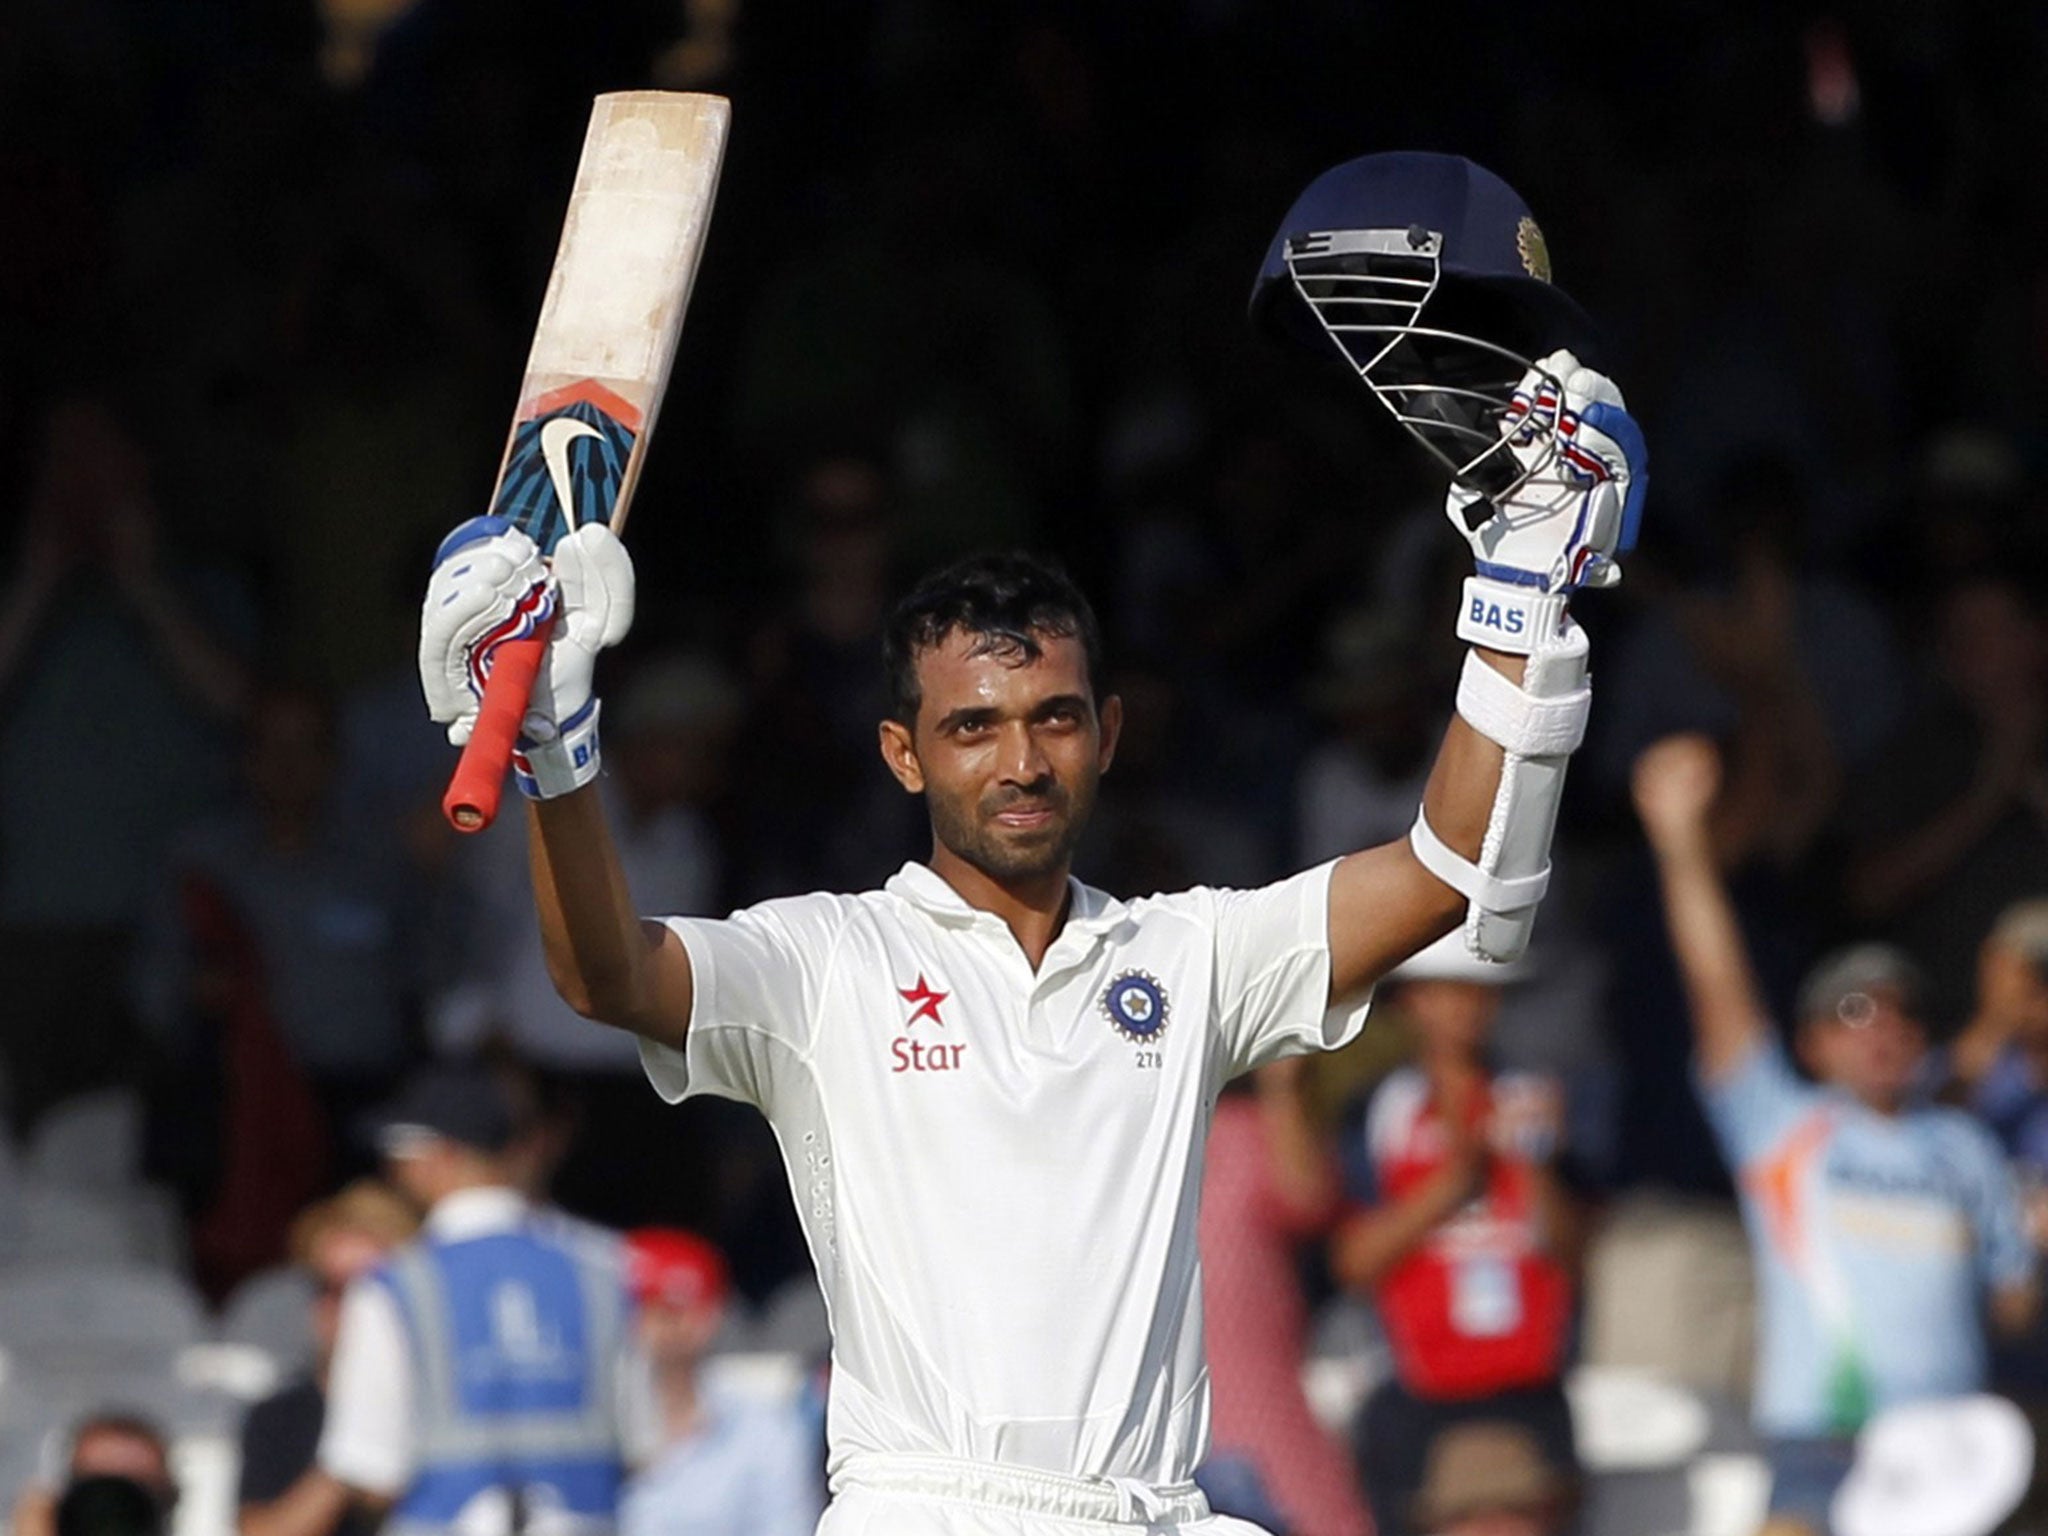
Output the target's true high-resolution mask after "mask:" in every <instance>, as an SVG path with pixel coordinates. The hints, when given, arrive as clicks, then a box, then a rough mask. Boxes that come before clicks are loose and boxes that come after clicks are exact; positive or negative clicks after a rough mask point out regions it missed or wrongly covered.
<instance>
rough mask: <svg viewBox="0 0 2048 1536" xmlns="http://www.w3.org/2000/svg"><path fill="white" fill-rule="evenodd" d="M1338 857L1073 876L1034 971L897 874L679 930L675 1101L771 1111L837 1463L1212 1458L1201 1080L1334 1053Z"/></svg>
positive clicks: (1212, 1096) (1182, 1472)
mask: <svg viewBox="0 0 2048 1536" xmlns="http://www.w3.org/2000/svg"><path fill="white" fill-rule="evenodd" d="M1329 880H1330V866H1328V865H1324V866H1321V867H1319V868H1317V869H1313V870H1310V871H1307V872H1306V873H1304V874H1300V875H1297V876H1295V877H1294V878H1292V879H1290V880H1286V881H1282V882H1281V883H1279V884H1277V885H1272V886H1267V887H1265V888H1263V889H1260V890H1254V891H1224V890H1208V889H1196V890H1192V891H1187V892H1184V893H1180V894H1177V895H1170V896H1157V897H1150V898H1147V899H1144V900H1140V901H1134V902H1130V903H1123V902H1119V901H1115V900H1113V899H1111V898H1110V897H1107V896H1105V895H1103V894H1102V893H1101V892H1099V891H1095V890H1091V889H1089V888H1087V887H1086V886H1083V885H1080V884H1079V883H1078V882H1077V883H1075V885H1074V886H1073V896H1072V905H1071V907H1070V909H1069V917H1068V920H1067V923H1066V926H1065V927H1064V928H1063V929H1062V931H1061V933H1060V935H1059V937H1058V939H1057V940H1056V941H1055V942H1054V944H1053V945H1052V947H1051V949H1050V950H1049V951H1048V952H1047V954H1046V956H1045V958H1044V961H1043V963H1042V964H1041V965H1040V967H1039V969H1038V970H1037V972H1036V973H1035V974H1034V972H1033V971H1032V969H1031V966H1030V963H1029V962H1028V961H1027V960H1026V958H1025V955H1024V952H1023V950H1022V949H1021V948H1020V947H1019V945H1018V944H1017V941H1016V939H1015V937H1014V936H1013V935H1012V934H1011V933H1010V931H1009V929H1008V927H1007V926H1006V925H1005V924H1004V923H1003V921H1002V920H1001V919H1000V918H998V917H997V916H995V915H994V914H993V913H989V912H983V911H979V910H977V909H975V908H973V907H971V906H969V905H968V904H967V903H966V902H965V901H963V900H962V899H961V897H960V896H959V895H958V894H957V893H956V892H954V890H953V889H952V887H950V886H949V885H947V884H946V883H945V881H944V880H942V879H941V878H940V877H939V876H938V875H937V874H936V873H934V872H933V871H932V870H930V869H928V868H926V867H925V866H923V865H919V864H910V865H906V866H905V867H904V868H903V870H902V871H901V872H900V873H899V874H897V875H896V876H895V877H894V878H893V879H891V880H890V881H889V882H888V884H887V886H886V887H885V888H884V889H883V890H880V891H871V892H867V893H865V894H862V895H858V896H836V895H814V896H804V897H797V898H792V899H789V900H782V901H771V902H766V903H764V904H762V905H760V906H757V907H752V908H749V909H747V910H746V911H743V912H740V913H737V914H735V915H734V916H733V917H731V918H729V919H727V920H725V921H722V922H720V921H709V920H705V919H693V918H671V919H669V920H668V921H669V926H670V927H671V928H672V929H674V931H675V932H676V933H677V934H678V935H679V936H680V937H681V939H682V941H683V944H684V945H685V947H686V948H687V950H688V952H689V956H690V963H691V967H692V971H693V975H694V979H695V999H696V1000H695V1006H694V1012H693V1015H692V1017H691V1021H690V1030H689V1038H688V1042H687V1048H686V1051H684V1052H681V1053H679V1052H677V1051H675V1050H673V1049H671V1048H668V1047H665V1046H661V1045H656V1044H653V1043H652V1042H647V1043H643V1045H642V1047H641V1054H642V1058H643V1060H644V1062H645V1065H646V1068H647V1074H648V1077H649V1078H650V1079H651V1080H652V1081H653V1083H654V1086H655V1087H656V1089H657V1090H659V1091H660V1093H661V1094H662V1096H663V1097H664V1098H667V1099H669V1100H670V1101H672V1102H673V1101H676V1100H679V1099H681V1098H683V1097H684V1096H686V1095H688V1094H697V1093H708V1094H717V1095H721V1096H724V1097H728V1098H735V1099H739V1100H742V1101H744V1102H748V1103H752V1104H755V1105H757V1106H759V1107H760V1108H761V1109H762V1110H763V1111H764V1112H765V1113H766V1114H767V1116H768V1118H769V1120H770V1121H771V1122H772V1123H773V1125H774V1127H775V1131H776V1135H777V1139H778V1140H779V1141H780V1143H781V1146H782V1149H783V1156H784V1159H785V1161H786V1163H787V1165H788V1168H789V1175H790V1183H791V1186H792V1188H793V1189H794V1191H795V1194H796V1200H797V1209H798V1213H799V1215H800V1216H801V1218H802V1220H803V1222H804V1226H805V1231H806V1235H807V1237H808V1240H809V1243H810V1248H811V1254H812V1257H813V1259H814V1260H815V1261H816V1263H817V1267H818V1276H819V1281H820V1283H821V1285H822V1286H823V1288H824V1292H825V1297H826V1301H827V1304H828V1305H829V1307H830V1310H831V1317H832V1326H833V1337H834V1345H833V1366H834V1370H833V1378H832V1389H831V1401H830V1406H829V1409H828V1412H827V1424H826V1431H827V1439H828V1441H829V1444H830V1457H829V1467H830V1471H831V1472H832V1473H833V1475H834V1476H835V1477H836V1475H837V1474H838V1472H839V1471H840V1470H841V1469H842V1468H844V1467H845V1466H846V1465H847V1463H848V1461H849V1459H851V1458H857V1457H861V1456H865V1455H878V1454H879V1455H903V1454H911V1455H917V1454H923V1455H942V1456H951V1457H959V1458H965V1459H969V1460H974V1461H984V1462H996V1463H1003V1464H1007V1465H1011V1466H1022V1467H1034V1468H1039V1469H1043V1470H1047V1471H1052V1472H1058V1473H1063V1474H1066V1475H1070V1476H1083V1477H1128V1478H1135V1479H1138V1480H1141V1481H1144V1482H1148V1483H1151V1484H1154V1485H1170V1484H1175V1483H1180V1482H1184V1481H1186V1479H1187V1478H1188V1477H1189V1476H1190V1474H1191V1473H1192V1471H1193V1469H1194V1467H1195V1465H1196V1463H1197V1462H1199V1461H1200V1460H1201V1458H1202V1456H1203V1455H1204V1453H1205V1452H1206V1450H1207V1441H1208V1423H1209V1412H1208V1409H1209V1394H1208V1370H1207V1367H1206V1364H1205V1362H1204V1359H1203V1354H1202V1328H1201V1276H1200V1266H1199V1262H1198V1259H1197V1254H1196V1242H1195V1215H1196V1208H1197V1202H1198V1199H1199V1194H1200V1189H1201V1176H1202V1154H1203V1147H1204V1143H1205V1141H1206V1138H1207V1132H1208V1125H1209V1119H1210V1115H1211V1112H1212V1111H1213V1110H1214V1108H1215V1103H1216V1095H1217V1091H1218V1090H1219V1089H1220V1088H1221V1086H1222V1085H1223V1083H1224V1082H1225V1081H1226V1080H1228V1079H1229V1078H1231V1077H1233V1076H1235V1075H1237V1074H1238V1073H1240V1072H1244V1071H1246V1070H1248V1069H1250V1068H1252V1067H1254V1066H1258V1065H1262V1064H1263V1063H1265V1062H1268V1061H1271V1060H1274V1059H1276V1058H1278V1057H1281V1056H1287V1055H1292V1054H1298V1053H1301V1052H1305V1051H1309V1050H1314V1049H1318V1048H1323V1049H1329V1048H1334V1047H1336V1046H1339V1045H1343V1044H1345V1043H1346V1042H1348V1041H1349V1040H1351V1039H1352V1038H1354V1037H1355V1036H1356V1035H1357V1033H1358V1031H1359V1029H1360V1028H1361V1027H1362V1026H1363V1024H1364V1021H1365V1012H1366V1004H1365V1003H1364V1002H1363V1001H1360V1002H1357V1003H1355V1004H1352V1005H1349V1006H1347V1007H1344V1008H1342V1009H1337V1010H1330V1009H1328V1008H1327V1006H1326V1005H1327V999H1328V996H1329V979H1330V962H1329V940H1328V898H1329Z"/></svg>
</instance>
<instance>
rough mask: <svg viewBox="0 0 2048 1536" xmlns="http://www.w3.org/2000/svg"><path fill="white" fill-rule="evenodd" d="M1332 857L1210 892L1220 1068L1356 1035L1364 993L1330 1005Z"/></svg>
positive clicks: (1246, 1066)
mask: <svg viewBox="0 0 2048 1536" xmlns="http://www.w3.org/2000/svg"><path fill="white" fill-rule="evenodd" d="M1335 867H1336V863H1335V861H1334V860H1332V861H1331V862H1330V863H1328V864H1319V865H1317V866H1316V867H1315V868H1314V869H1309V870H1304V871H1302V873H1300V874H1298V875H1295V876H1293V877H1292V878H1290V879H1287V880H1282V881H1280V882H1279V883H1278V884H1275V885H1267V886H1261V887H1259V888H1258V889H1257V890H1250V891H1217V892H1215V893H1214V901H1215V907H1214V916H1213V921H1214V923H1215V935H1214V939H1215V964H1216V973H1215V974H1216V981H1215V985H1216V1025H1217V1028H1218V1030H1219V1031H1220V1033H1221V1035H1222V1042H1221V1043H1222V1048H1223V1059H1224V1063H1225V1067H1226V1071H1225V1073H1224V1075H1225V1076H1226V1077H1235V1076H1237V1075H1238V1074H1239V1073H1240V1072H1248V1071H1250V1070H1251V1069H1252V1068H1254V1067H1262V1066H1264V1065H1265V1064H1266V1063H1267V1062H1270V1061H1278V1060H1279V1059H1280V1058H1281V1057H1283V1056H1299V1055H1302V1054H1304V1053H1305V1052H1308V1051H1317V1050H1322V1051H1331V1050H1335V1049H1337V1048H1338V1047H1339V1046H1343V1045H1348V1044H1350V1043H1351V1042H1352V1041H1353V1040H1355V1039H1357V1038H1358V1032H1359V1030H1361V1029H1362V1028H1364V1027H1365V1015H1366V1010H1367V1009H1368V1007H1370V1005H1371V998H1370V996H1369V995H1368V996H1367V997H1364V998H1359V999H1356V1000H1353V1001H1350V1002H1347V1003H1345V1004H1343V1005H1342V1006H1341V1007H1337V1008H1332V1007H1331V1006H1330V871H1331V870H1332V869H1334V868H1335Z"/></svg>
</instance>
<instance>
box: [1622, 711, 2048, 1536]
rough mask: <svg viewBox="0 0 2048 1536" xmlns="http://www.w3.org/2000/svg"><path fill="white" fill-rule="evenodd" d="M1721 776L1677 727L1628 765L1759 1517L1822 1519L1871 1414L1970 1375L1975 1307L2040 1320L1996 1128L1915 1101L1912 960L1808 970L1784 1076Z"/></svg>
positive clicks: (1951, 1390) (1978, 1333)
mask: <svg viewBox="0 0 2048 1536" xmlns="http://www.w3.org/2000/svg"><path fill="white" fill-rule="evenodd" d="M1719 776H1720V775H1719V759H1718V757H1717V755H1716V753H1715V751H1714V748H1713V746H1712V745H1711V744H1710V743H1709V742H1708V741H1707V740H1706V739H1705V738H1703V737H1699V736H1679V737H1672V738H1668V739H1667V740H1665V741H1662V742H1659V743H1658V744H1657V745H1655V746H1653V747H1652V748H1651V749H1650V750H1649V751H1648V752H1646V753H1645V754H1644V755H1643V757H1642V759H1641V761H1640V762H1639V763H1638V764H1637V767H1636V772H1635V800H1636V807H1637V810H1638V812H1639V813H1640V814H1641V817H1642V821H1643V827H1644V830H1645V831H1646V832H1647V834H1648V836H1649V839H1650V845H1651V848H1652V850H1653V852H1654V853H1655V855H1656V858H1657V862H1658V866H1659V872H1660V875H1661V878H1662V882H1663V890H1664V907H1665V914H1666V922H1667V923H1668V925H1669V927H1670V932H1671V942H1672V947H1673V948H1674V949H1675V950H1676V952H1677V955H1678V963H1679V969H1680V972H1681V974H1682V975H1683V977H1684V981H1685V990H1686V995H1687V998H1688V1001H1689V1004H1690V1009H1691V1015H1692V1023H1693V1033H1694V1037H1695V1042H1696V1048H1697V1052H1698V1073H1699V1080H1700V1092H1701V1095H1702V1097H1703V1099H1704V1100H1705V1103H1706V1107H1707V1112H1708V1116H1709V1118H1710V1119H1711V1120H1712V1122H1713V1125H1714V1129H1715V1133H1716V1135H1717V1137H1718V1138H1719V1140H1720V1143H1721V1147H1722V1150H1723V1155H1724V1156H1725V1157H1726V1159H1727V1161H1728V1163H1729V1165H1730V1167H1731V1168H1732V1169H1733V1170H1734V1172H1735V1174H1736V1177H1737V1179H1738V1181H1739V1183H1740V1187H1741V1192H1742V1202H1743V1215H1744V1218H1745V1220H1746V1222H1747V1224H1748V1226H1749V1230H1750V1235H1751V1241H1752V1244H1753V1251H1754V1253H1755V1256H1756V1264H1757V1270H1758V1276H1759V1290H1760V1292H1761V1297H1762V1301H1761V1314H1762V1315H1761V1326H1760V1329H1759V1342H1758V1362H1757V1386H1756V1396H1755V1401H1754V1414H1755V1419H1756V1424H1757V1428H1758V1430H1759V1432H1760V1433H1761V1434H1762V1435H1763V1437H1764V1440H1765V1445H1766V1450H1767V1454H1768V1456H1769V1459H1770V1464H1771V1471H1772V1489H1771V1508H1772V1512H1773V1513H1774V1514H1778V1515H1782V1516H1784V1517H1787V1518H1789V1519H1795V1520H1802V1521H1804V1522H1806V1523H1807V1524H1808V1525H1810V1526H1812V1527H1813V1528H1814V1529H1816V1530H1825V1529H1826V1528H1827V1522H1828V1508H1829V1501H1830V1500H1831V1499H1832V1497H1833V1495H1834V1492H1835V1489H1836V1488H1837V1487H1838V1486H1839V1485H1840V1483H1841V1482H1842V1479H1843V1478H1844V1477H1845V1476H1846V1475H1847V1473H1848V1471H1849V1467H1850V1464H1851V1460H1852V1457H1853V1453H1854V1440H1853V1438H1852V1437H1853V1436H1854V1434H1855V1432H1856V1430H1857V1429H1858V1428H1859V1427H1860V1426H1861V1425H1862V1423H1863V1422H1864V1420H1865V1419H1866V1418H1867V1417H1868V1416H1869V1415H1870V1414H1871V1413H1872V1412H1874V1411H1876V1410H1878V1409H1882V1408H1887V1407H1890V1406H1893V1405H1894V1404H1898V1403H1904V1402H1913V1401H1918V1400H1924V1399H1929V1398H1936V1397H1943V1396H1953V1395H1957V1394H1961V1393H1966V1392H1972V1391H1975V1390H1977V1389H1978V1388H1980V1387H1981V1386H1982V1385H1983V1383H1984V1379H1985V1376H1986V1372H1987V1350H1986V1340H1985V1336H1984V1303H1985V1301H1986V1300H1987V1299H1988V1303H1989V1313H1990V1319H1991V1321H1992V1322H1993V1324H1994V1325H1996V1326H1997V1327H1998V1328H1999V1329H2000V1330H2002V1331H2005V1332H2009V1333H2013V1334H2018V1333H2021V1332H2024V1331H2025V1330H2026V1329H2027V1328H2029V1327H2030V1326H2031V1325H2032V1322H2033V1320H2034V1318H2035V1315H2036V1312H2037V1300H2038V1298H2037V1294H2036V1290H2035V1285H2034V1265H2033V1256H2032V1253H2031V1251H2030V1249H2029V1248H2028V1245H2027V1242H2026V1239H2025V1237H2024V1235H2023V1233H2022V1228H2021V1218H2020V1211H2019V1204H2018V1200H2017V1197H2016V1195H2015V1192H2014V1189H2013V1184H2012V1179H2011V1176H2010V1174H2009V1173H2008V1172H2007V1170H2006V1166H2005V1161H2004V1159H2003V1157H2002V1156H2001V1155H2000V1153H1999V1149H1998V1145H1997V1143H1996V1141H1995V1140H1994V1139H1993V1138H1992V1136H1991V1135H1990V1133H1989V1132H1988V1131H1986V1130H1985V1129H1984V1127H1983V1126H1981V1125H1980V1124H1978V1123H1977V1122H1976V1121H1975V1120H1973V1119H1972V1118H1970V1117H1969V1116H1968V1115H1966V1114H1964V1113H1962V1112H1960V1111H1956V1110H1952V1109H1944V1108H1937V1107H1930V1106H1926V1105H1923V1104H1921V1103H1920V1102H1919V1101H1918V1100H1917V1098H1916V1096H1915V1085H1916V1083H1918V1082H1919V1081H1920V1080H1921V1074H1922V1071H1923V1067H1924V1058H1925V1054H1926V1036H1925V1032H1924V1028H1923V1025H1922V1023H1921V1019H1920V1014H1919V1010H1918V997H1917V995H1916V988H1917V982H1916V978H1915V973H1914V972H1913V970H1912V968H1911V966H1910V964H1909V963H1908V962H1907V961H1906V959H1905V957H1904V956H1903V955H1902V954H1900V953H1899V952H1898V951H1897V950H1894V949H1890V948H1887V947H1885V946H1881V945H1862V946H1858V947H1855V948H1852V949H1849V950H1846V951H1841V952H1838V953H1837V954H1835V955H1833V956H1831V957H1829V958H1827V959H1824V960H1823V961H1822V962H1821V963H1820V964H1819V965H1818V966H1816V967H1815V968H1814V969H1813V971H1812V972H1811V973H1810V974H1809V976H1808V979H1807V981H1806V983H1805V985H1804V986H1803V987H1802V988H1801V993H1800V1000H1799V1028H1798V1033H1797V1036H1796V1041H1797V1047H1798V1051H1799V1055H1800V1057H1801V1059H1802V1061H1803V1062H1804V1063H1805V1065H1806V1066H1807V1067H1808V1068H1809V1069H1810V1070H1811V1071H1812V1072H1813V1074H1814V1075H1815V1077H1817V1078H1818V1079H1819V1085H1818V1086H1813V1085H1809V1084H1805V1083H1802V1082H1801V1081H1800V1080H1799V1079H1798V1077H1796V1076H1795V1075H1794V1073H1793V1070H1792V1064H1791V1062H1790V1060H1789V1059H1788V1058H1787V1056H1786V1053H1785V1051H1784V1050H1783V1048H1782V1047H1781V1046H1780V1045H1779V1044H1778V1042H1777V1040H1776V1039H1775V1038H1774V1036H1773V1034H1772V1032H1771V1030H1770V1028H1769V1027H1768V1025H1767V1024H1766V1023H1765V1019H1766V1017H1767V1014H1766V1010H1765V1007H1764V1003H1763V1000H1762V997H1761V996H1760V994H1759V992H1758V989H1757V985H1756V982H1755V980H1754V978H1753V976H1752V974H1751V971H1750V965H1749V958H1748V955H1747V953H1746V952H1745V949H1744V946H1743V942H1742V939H1741V935H1740V930H1739V929H1738V928H1737V927H1736V924H1735V918H1734V912H1733V908H1732V906H1731V905H1730V902H1729V899H1728V894H1727V889H1726V886H1725V884H1724V882H1723V879H1722V875H1721V871H1720V868H1719V866H1718V864H1717V862H1716V858H1715V854H1714V849H1713V842H1712V834H1711V832H1710V830H1709V824H1710V819H1711V816H1712V811H1713V801H1714V796H1715V793H1716V790H1717V788H1718V784H1719ZM1987 1293H1988V1296H1987Z"/></svg>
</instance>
